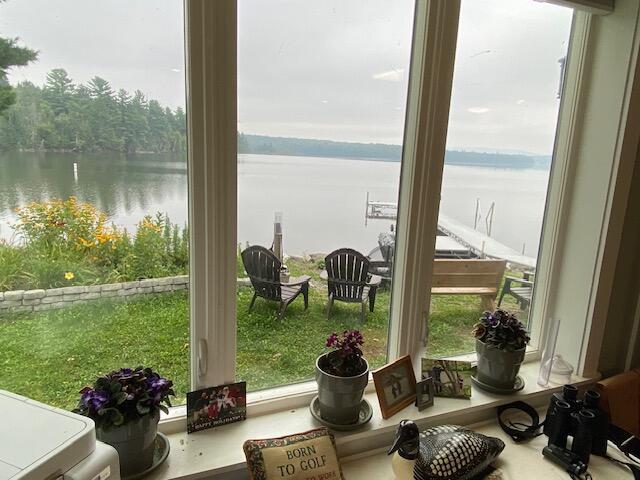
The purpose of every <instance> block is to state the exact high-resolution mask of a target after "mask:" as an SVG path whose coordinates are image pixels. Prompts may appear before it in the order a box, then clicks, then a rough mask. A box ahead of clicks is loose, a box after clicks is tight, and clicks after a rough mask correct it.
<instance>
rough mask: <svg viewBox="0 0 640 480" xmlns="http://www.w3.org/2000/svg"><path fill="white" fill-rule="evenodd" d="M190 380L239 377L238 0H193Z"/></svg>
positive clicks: (189, 1)
mask: <svg viewBox="0 0 640 480" xmlns="http://www.w3.org/2000/svg"><path fill="white" fill-rule="evenodd" d="M185 8H186V16H185V18H186V32H187V33H186V35H187V42H186V44H187V47H186V48H187V51H186V58H187V67H188V68H187V71H188V72H189V73H188V78H187V85H188V90H187V114H188V122H189V186H190V197H189V225H190V228H191V235H190V238H191V245H190V247H191V256H190V279H191V336H190V338H191V385H192V388H200V387H204V386H211V385H216V384H220V383H224V382H230V381H233V379H234V377H235V352H236V299H235V296H236V267H235V255H236V217H237V195H236V190H237V187H236V185H237V183H236V171H237V167H236V154H237V147H236V129H237V87H236V85H237V84H236V71H237V67H236V63H237V55H236V49H237V20H236V18H237V5H236V0H217V1H215V2H210V1H206V0H186V3H185Z"/></svg>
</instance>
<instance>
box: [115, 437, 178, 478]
mask: <svg viewBox="0 0 640 480" xmlns="http://www.w3.org/2000/svg"><path fill="white" fill-rule="evenodd" d="M154 441H155V447H154V451H153V463H152V464H151V466H150V467H149V468H147V469H146V470H144V471H142V472H139V473H134V474H133V475H129V476H126V477H122V480H138V479H140V478H144V477H145V476H147V475H148V474H149V473H151V472H152V471H154V470H155V469H156V468H158V467H159V466H160V465H162V463H163V462H164V461H165V460H166V459H167V457H168V456H169V450H170V448H171V446H170V445H169V439H168V438H167V437H165V436H164V435H163V434H162V433H160V432H158V433H157V434H156V439H155V440H154Z"/></svg>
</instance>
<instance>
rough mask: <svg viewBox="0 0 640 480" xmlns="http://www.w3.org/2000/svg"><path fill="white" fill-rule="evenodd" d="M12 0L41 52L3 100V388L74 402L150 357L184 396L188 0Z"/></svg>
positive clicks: (12, 25) (5, 13)
mask: <svg viewBox="0 0 640 480" xmlns="http://www.w3.org/2000/svg"><path fill="white" fill-rule="evenodd" d="M0 11H1V14H0V15H1V16H2V19H3V22H2V24H3V25H2V35H1V37H2V40H0V41H6V40H7V39H13V38H15V37H19V38H20V40H19V41H18V42H17V43H16V45H17V46H19V47H21V48H22V47H24V48H29V49H31V50H32V51H37V55H34V54H32V53H30V52H28V51H27V52H26V55H27V57H28V60H29V61H28V62H25V63H27V64H26V65H25V66H15V67H14V68H12V69H11V70H10V71H9V75H8V77H7V78H6V79H5V78H0V83H2V82H3V81H4V80H7V81H8V83H9V84H10V85H11V86H12V91H13V92H14V93H15V103H13V104H12V105H6V104H3V108H4V107H6V108H4V111H3V112H2V113H1V114H0V292H2V293H0V345H2V348H0V364H1V365H2V368H0V388H2V389H7V390H10V391H14V392H16V393H19V394H22V395H25V396H29V397H32V398H35V399H37V400H40V401H43V402H46V403H49V404H53V405H55V406H58V407H64V408H73V407H74V406H75V404H76V402H77V400H78V392H79V390H80V389H81V388H82V387H83V386H85V385H88V384H90V383H91V382H93V381H94V380H95V378H97V377H98V376H99V375H101V374H103V373H107V372H109V371H111V370H114V369H118V368H121V367H136V366H138V365H141V364H144V365H146V366H149V367H152V368H154V369H156V370H158V371H159V372H160V373H161V374H162V375H164V376H166V377H168V378H171V379H172V380H173V381H174V383H175V387H176V393H177V397H178V398H177V399H176V403H177V404H179V403H181V402H183V401H184V398H185V393H186V392H187V391H188V390H189V388H190V385H189V313H188V312H189V294H188V293H189V292H188V289H189V283H188V277H187V275H188V262H189V251H188V245H189V238H188V235H189V231H188V226H187V220H188V216H187V205H188V201H187V197H188V188H187V185H188V182H187V163H186V153H187V152H186V144H187V139H186V125H185V121H186V120H185V113H184V109H185V81H184V54H183V46H184V40H183V36H184V30H183V26H182V18H183V5H182V2H180V1H165V2H162V3H159V2H149V1H142V0H138V1H133V2H130V1H124V2H108V3H103V4H97V3H95V2H91V3H87V2H82V1H64V2H58V3H56V4H55V6H54V5H52V4H51V3H49V2H43V1H36V0H30V1H26V2H7V3H2V5H0ZM116 26H117V35H114V28H115V27H116ZM23 52H24V51H23ZM0 75H1V74H0ZM3 98H4V97H3Z"/></svg>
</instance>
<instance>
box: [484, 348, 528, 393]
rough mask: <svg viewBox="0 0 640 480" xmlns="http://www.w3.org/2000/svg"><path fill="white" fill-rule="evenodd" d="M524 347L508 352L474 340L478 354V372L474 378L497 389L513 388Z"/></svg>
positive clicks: (522, 358) (522, 357)
mask: <svg viewBox="0 0 640 480" xmlns="http://www.w3.org/2000/svg"><path fill="white" fill-rule="evenodd" d="M525 350H526V347H523V348H521V349H519V350H514V351H513V352H509V351H507V350H500V349H499V348H495V347H490V346H488V345H487V344H486V343H484V342H481V341H480V340H476V352H477V353H478V370H477V373H476V378H477V379H478V380H479V381H480V382H482V383H484V384H486V385H491V386H492V387H495V388H497V389H502V390H509V389H512V388H513V387H514V384H515V381H516V377H517V376H518V372H519V371H520V365H521V364H522V362H523V361H524V353H525Z"/></svg>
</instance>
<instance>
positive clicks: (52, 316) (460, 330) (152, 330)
mask: <svg viewBox="0 0 640 480" xmlns="http://www.w3.org/2000/svg"><path fill="white" fill-rule="evenodd" d="M288 264H289V268H290V269H291V272H292V274H293V275H299V274H301V273H303V271H305V272H307V273H308V272H309V264H303V263H296V262H295V261H292V262H288ZM311 274H312V277H313V278H312V280H311V289H310V298H309V309H308V310H306V311H305V310H304V304H303V302H302V298H301V297H300V298H299V299H296V301H294V302H293V303H292V304H291V305H290V306H289V308H288V310H287V313H286V315H285V317H284V319H283V320H282V321H279V320H278V319H277V316H276V308H277V307H276V305H275V304H274V303H271V302H266V301H265V300H262V299H258V300H257V301H256V306H255V308H254V311H253V312H252V313H251V314H249V313H248V306H249V302H250V300H251V296H252V289H251V288H249V287H240V288H239V289H238V331H237V332H238V333H237V335H238V336H237V348H238V354H237V377H238V379H242V380H246V381H247V385H248V388H249V390H258V389H261V388H266V387H269V386H274V385H281V384H285V383H291V382H295V381H302V380H305V379H309V378H312V377H313V366H314V362H315V359H316V357H317V356H318V354H320V353H322V352H323V351H324V341H325V338H326V337H327V335H328V334H329V333H331V332H332V331H341V330H344V329H346V328H359V329H360V330H361V331H362V332H363V333H364V335H365V342H366V343H365V349H364V350H365V356H366V358H367V359H368V360H369V362H370V363H371V366H372V368H375V367H377V366H380V365H382V364H383V363H384V362H385V360H386V344H387V318H388V311H389V297H390V295H389V292H388V291H387V290H385V289H383V290H382V291H380V292H379V294H378V296H377V298H376V308H375V312H374V313H373V314H371V313H369V314H368V315H367V320H366V322H365V324H364V325H360V320H359V318H360V317H359V312H360V307H359V306H358V305H348V304H344V303H339V302H336V303H335V304H334V308H333V312H332V315H331V319H330V320H329V321H327V319H326V316H325V310H324V309H325V301H326V285H325V284H324V283H323V282H322V281H321V280H320V278H319V270H318V269H316V268H313V269H312V272H311ZM505 307H506V308H514V307H515V306H514V305H513V304H507V305H505ZM514 310H515V308H514ZM188 312H189V309H188V295H187V294H186V293H185V292H177V293H169V294H160V295H156V296H149V297H143V298H140V297H139V298H138V299H134V300H131V301H106V300H103V301H98V302H93V303H89V304H85V305H78V306H74V307H71V308H67V309H64V310H54V311H49V312H40V313H36V314H17V313H12V314H7V313H4V314H2V315H1V316H0V345H1V346H2V347H1V348H0V389H5V390H10V391H14V392H16V393H19V394H22V395H26V396H29V397H32V398H35V399H38V400H41V401H44V402H46V403H50V404H53V405H56V406H59V407H63V408H72V407H74V406H75V402H76V399H77V397H78V391H79V390H80V389H81V388H82V387H83V386H85V385H86V384H88V383H90V382H91V381H92V380H93V379H94V378H95V377H96V376H98V375H100V374H101V373H105V372H107V371H110V370H113V369H116V368H120V367H122V366H136V365H139V364H144V365H148V366H151V367H153V368H155V369H157V370H158V371H159V372H160V373H161V374H163V375H165V376H167V377H169V378H171V379H172V380H173V381H174V383H175V385H176V393H177V394H178V398H177V399H176V403H180V402H183V401H184V395H185V393H186V391H187V389H188V379H189V374H188V372H189V332H188V323H189V322H188ZM480 313H481V311H480V300H479V298H478V297H463V296H460V297H443V296H438V297H434V300H433V304H432V315H431V320H430V341H429V351H430V352H431V353H432V354H433V355H434V356H436V355H438V356H439V355H447V354H452V353H461V352H465V351H472V350H473V345H474V342H473V339H472V337H471V334H470V331H471V328H472V326H473V324H474V323H475V321H476V320H477V318H478V316H479V314H480Z"/></svg>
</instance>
